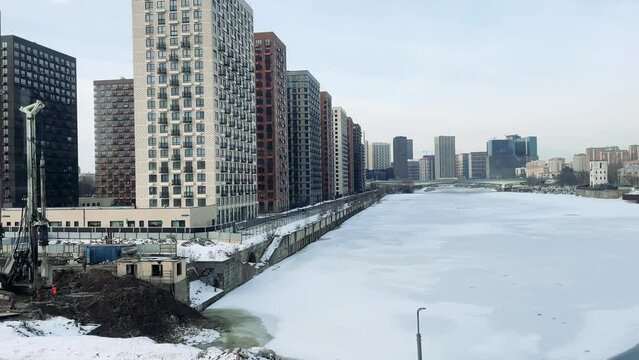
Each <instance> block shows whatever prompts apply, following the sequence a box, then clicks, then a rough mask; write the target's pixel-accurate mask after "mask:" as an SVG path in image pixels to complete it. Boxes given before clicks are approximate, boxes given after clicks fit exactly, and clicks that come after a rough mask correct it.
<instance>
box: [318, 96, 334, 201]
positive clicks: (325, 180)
mask: <svg viewBox="0 0 639 360" xmlns="http://www.w3.org/2000/svg"><path fill="white" fill-rule="evenodd" d="M320 102H321V113H320V116H321V129H320V130H321V131H322V133H321V140H322V200H324V201H326V200H332V199H334V198H335V165H334V163H333V162H334V161H335V141H334V139H333V138H334V137H335V135H334V134H333V98H332V97H331V94H329V93H328V92H326V91H322V92H320Z"/></svg>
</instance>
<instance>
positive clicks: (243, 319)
mask: <svg viewBox="0 0 639 360" xmlns="http://www.w3.org/2000/svg"><path fill="white" fill-rule="evenodd" d="M202 314H203V315H204V316H206V317H207V318H209V319H211V320H214V321H215V322H217V323H218V324H220V328H221V329H220V335H221V337H220V338H219V339H218V340H217V341H216V343H215V344H214V345H215V346H217V347H220V348H222V349H233V348H244V349H248V348H251V347H263V346H264V345H266V343H268V342H269V341H270V340H271V339H272V338H273V337H272V336H271V335H270V334H269V333H268V331H267V330H266V327H264V324H263V323H262V320H261V319H260V318H259V317H257V316H254V315H252V314H250V313H248V312H246V311H244V310H239V309H208V310H205V311H204V312H203V313H202Z"/></svg>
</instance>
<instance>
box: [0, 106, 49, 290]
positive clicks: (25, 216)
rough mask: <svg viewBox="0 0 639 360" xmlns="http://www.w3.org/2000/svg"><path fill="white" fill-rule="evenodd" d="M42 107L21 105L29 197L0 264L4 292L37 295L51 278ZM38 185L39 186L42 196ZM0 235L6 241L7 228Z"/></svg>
mask: <svg viewBox="0 0 639 360" xmlns="http://www.w3.org/2000/svg"><path fill="white" fill-rule="evenodd" d="M42 109H44V104H43V103H42V102H41V101H40V100H37V101H36V102H35V103H33V104H31V105H28V106H23V107H21V108H20V111H21V112H23V113H24V114H25V116H26V123H25V125H26V155H27V199H26V204H25V207H24V208H23V209H22V220H21V222H20V228H19V231H18V235H17V237H16V238H14V239H13V241H12V243H11V244H10V245H11V250H10V251H9V254H3V255H5V259H4V263H0V290H4V291H5V292H6V291H13V292H20V293H29V294H33V295H37V294H39V292H40V290H41V289H42V288H43V286H44V285H46V284H45V282H44V281H43V280H47V278H48V281H50V274H49V269H48V264H47V261H46V246H47V245H48V244H49V225H48V221H47V218H46V196H45V163H44V154H43V151H42V149H41V152H40V154H41V156H40V164H39V165H40V172H39V176H38V171H37V170H38V169H37V166H38V164H37V157H36V154H37V140H36V139H37V137H36V115H37V114H38V113H39V112H40V111H42ZM38 178H39V179H38ZM38 180H40V181H38ZM38 184H39V187H40V189H39V190H40V198H39V199H38ZM38 205H39V206H38ZM0 211H1V209H0ZM0 215H1V214H0ZM0 227H1V224H0ZM0 236H1V237H0V240H4V239H3V238H4V230H1V231H0ZM38 247H42V248H43V249H45V251H44V253H43V254H44V257H43V259H40V258H39V254H38ZM42 273H44V276H43V274H42Z"/></svg>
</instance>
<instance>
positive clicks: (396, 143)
mask: <svg viewBox="0 0 639 360" xmlns="http://www.w3.org/2000/svg"><path fill="white" fill-rule="evenodd" d="M407 142H408V139H406V137H405V136H397V137H395V138H393V170H394V172H395V180H407V179H408V154H407V151H408V145H407Z"/></svg>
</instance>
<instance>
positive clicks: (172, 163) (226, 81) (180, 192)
mask: <svg viewBox="0 0 639 360" xmlns="http://www.w3.org/2000/svg"><path fill="white" fill-rule="evenodd" d="M132 4H133V12H132V14H133V50H134V53H133V61H134V79H135V99H136V101H135V149H136V152H135V159H136V205H137V207H138V208H182V207H186V208H188V207H211V215H210V219H211V220H210V224H211V225H220V224H224V223H232V222H235V221H241V220H245V219H248V218H252V217H255V216H256V215H257V195H256V192H257V185H256V184H257V182H256V169H257V167H256V166H257V164H256V143H255V141H256V140H255V131H256V127H255V75H254V74H255V65H254V60H255V57H254V39H253V10H252V9H251V7H250V6H249V5H248V4H247V3H246V2H245V1H244V0H160V1H144V0H132Z"/></svg>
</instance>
